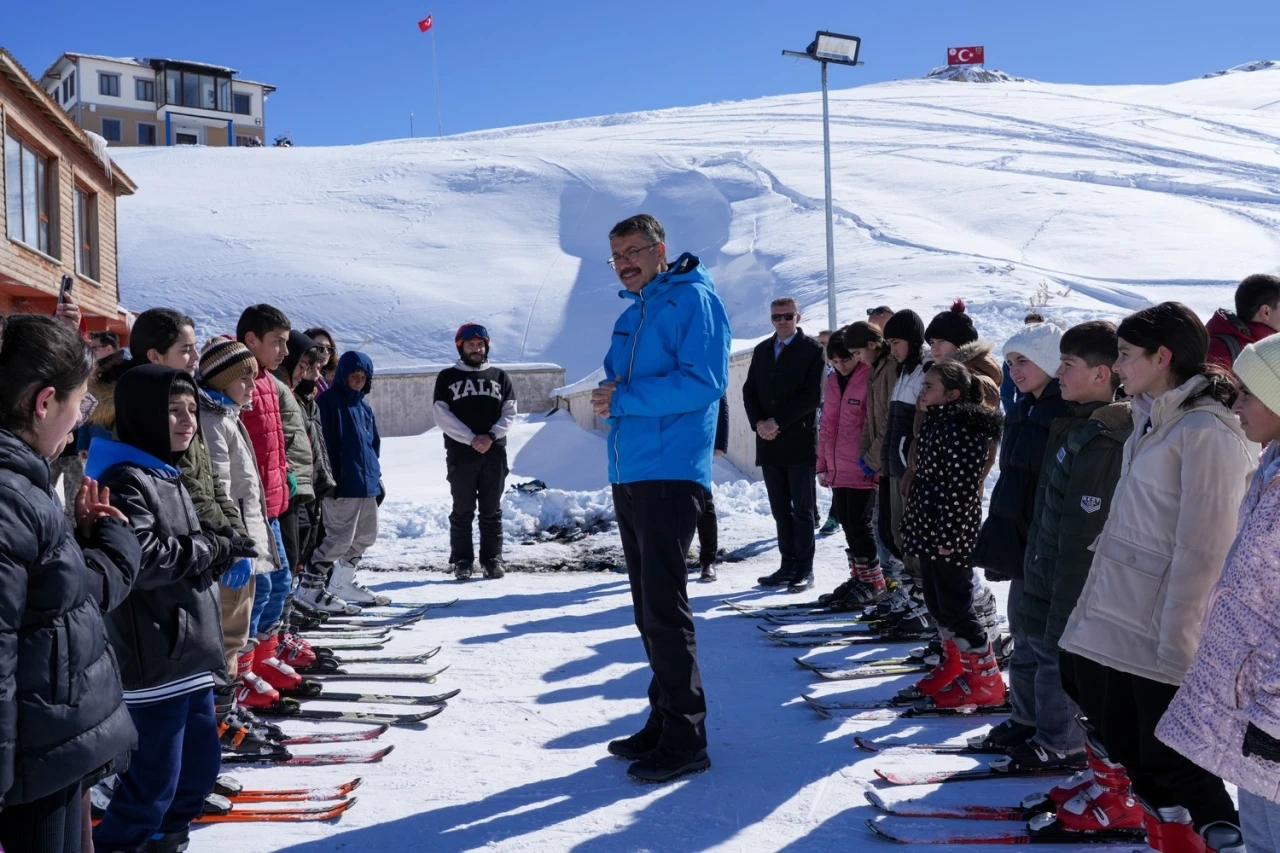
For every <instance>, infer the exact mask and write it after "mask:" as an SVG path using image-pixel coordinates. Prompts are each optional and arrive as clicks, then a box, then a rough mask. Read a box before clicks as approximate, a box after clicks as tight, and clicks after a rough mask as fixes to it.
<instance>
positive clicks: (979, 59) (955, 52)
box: [428, 19, 984, 65]
mask: <svg viewBox="0 0 1280 853" xmlns="http://www.w3.org/2000/svg"><path fill="white" fill-rule="evenodd" d="M428 20H429V19H428ZM982 54H983V50H982V45H977V46H975V47H949V48H947V64H948V65H981V64H982V63H983V61H984V60H983V55H982Z"/></svg>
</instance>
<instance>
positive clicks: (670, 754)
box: [627, 746, 711, 782]
mask: <svg viewBox="0 0 1280 853" xmlns="http://www.w3.org/2000/svg"><path fill="white" fill-rule="evenodd" d="M710 766H711V759H710V758H708V757H707V751H706V750H705V749H700V750H698V751H697V752H690V751H689V750H687V749H672V748H671V747H662V746H660V747H658V748H657V749H655V750H654V751H653V753H652V754H651V755H650V756H649V757H648V758H642V759H640V760H639V761H637V762H636V763H635V764H632V765H631V766H630V767H628V768H627V775H628V776H630V777H631V778H632V779H635V780H636V781H638V782H672V781H674V780H676V779H679V778H680V777H681V776H687V775H688V774H690V773H701V772H702V771H703V770H706V769H707V768H709V767H710Z"/></svg>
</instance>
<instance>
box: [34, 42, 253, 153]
mask: <svg viewBox="0 0 1280 853" xmlns="http://www.w3.org/2000/svg"><path fill="white" fill-rule="evenodd" d="M238 74H239V72H238V71H236V70H235V69H234V68H227V67H225V66H221V65H210V64H208V63H204V62H188V61H185V60H178V59H131V58H121V57H110V56H95V55H92V54H87V53H64V54H62V56H60V57H58V60H57V61H56V62H54V63H53V65H51V66H49V69H48V70H47V71H45V72H44V74H42V75H41V77H40V86H41V88H43V89H44V90H45V91H46V92H48V93H49V95H50V96H51V97H53V99H54V100H55V101H57V102H58V103H59V104H61V105H62V108H63V109H64V110H66V111H67V113H68V114H69V115H70V116H71V117H72V119H73V120H74V121H75V122H76V124H78V125H80V127H82V128H84V129H85V130H92V131H93V132H94V133H97V134H100V135H101V136H102V137H103V138H104V139H106V140H107V142H108V144H110V145H214V146H223V145H263V144H265V143H266V141H267V136H266V124H267V121H266V105H267V96H268V95H270V94H271V93H272V92H274V91H275V90H276V89H275V87H274V86H271V85H269V84H267V83H258V82H255V81H253V80H244V79H242V78H240V77H238V76H237V75H238Z"/></svg>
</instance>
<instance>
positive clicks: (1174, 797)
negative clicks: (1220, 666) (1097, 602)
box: [1094, 666, 1240, 829]
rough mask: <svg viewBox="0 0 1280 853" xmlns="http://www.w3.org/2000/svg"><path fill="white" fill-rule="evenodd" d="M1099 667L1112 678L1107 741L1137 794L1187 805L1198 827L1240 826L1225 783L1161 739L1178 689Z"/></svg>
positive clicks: (1105, 718) (1163, 803)
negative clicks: (1219, 822)
mask: <svg viewBox="0 0 1280 853" xmlns="http://www.w3.org/2000/svg"><path fill="white" fill-rule="evenodd" d="M1098 669H1099V670H1101V671H1102V673H1103V675H1104V677H1105V679H1106V686H1105V697H1104V699H1103V709H1102V714H1101V720H1100V723H1101V729H1102V742H1103V743H1104V744H1105V745H1106V747H1107V754H1108V755H1110V756H1111V760H1112V761H1116V762H1119V763H1120V764H1123V765H1124V768H1125V770H1127V771H1129V781H1130V782H1132V783H1133V791H1134V793H1136V794H1137V795H1138V796H1140V797H1141V798H1142V799H1143V800H1145V801H1146V802H1147V804H1148V805H1150V806H1151V807H1152V808H1157V809H1161V808H1165V807H1167V806H1182V807H1183V808H1185V809H1186V810H1187V811H1189V812H1191V821H1192V823H1193V824H1194V825H1195V828H1196V829H1200V827H1202V826H1204V825H1205V824H1209V823H1213V822H1214V821H1216V820H1225V821H1228V822H1230V823H1233V824H1237V825H1239V821H1240V817H1239V814H1238V813H1237V812H1236V807H1235V806H1234V805H1233V804H1232V802H1231V797H1230V796H1228V795H1227V789H1226V787H1225V786H1224V785H1223V782H1222V780H1221V779H1219V778H1218V777H1217V776H1214V775H1213V774H1212V773H1210V772H1209V771H1208V770H1205V769H1204V768H1202V767H1200V766H1199V765H1197V764H1194V763H1192V762H1191V761H1189V760H1188V759H1186V758H1184V757H1183V756H1182V755H1181V754H1180V753H1178V752H1176V751H1174V750H1173V749H1170V748H1169V747H1168V746H1165V744H1164V743H1163V742H1162V741H1160V740H1159V739H1157V738H1156V724H1157V723H1159V722H1160V718H1161V717H1163V716H1164V712H1165V711H1167V710H1168V709H1169V703H1170V702H1172V701H1173V695H1174V694H1175V693H1177V692H1178V687H1177V685H1174V684H1164V683H1162V682H1159V681H1152V680H1150V679H1148V678H1142V677H1140V676H1137V675H1130V674H1129V673H1127V672H1120V671H1119V670H1116V669H1112V668H1111V667H1107V666H1099V667H1098ZM1098 724H1099V721H1094V725H1098Z"/></svg>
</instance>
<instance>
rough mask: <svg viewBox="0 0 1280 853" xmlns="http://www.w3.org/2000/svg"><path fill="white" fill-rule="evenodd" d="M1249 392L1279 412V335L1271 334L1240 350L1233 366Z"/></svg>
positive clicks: (1272, 409)
mask: <svg viewBox="0 0 1280 853" xmlns="http://www.w3.org/2000/svg"><path fill="white" fill-rule="evenodd" d="M1233 369H1234V370H1235V372H1236V376H1239V377H1240V381H1241V382H1243V383H1244V384H1245V387H1246V388H1248V389H1249V393H1250V394H1252V395H1253V396H1255V397H1257V398H1258V399H1259V400H1261V401H1262V403H1263V405H1265V406H1266V407H1267V408H1268V409H1270V410H1271V411H1273V412H1275V413H1276V414H1280V335H1271V336H1270V337H1266V338H1263V339H1262V340H1260V341H1255V342H1254V343H1251V344H1249V345H1248V346H1247V347H1245V348H1244V349H1243V350H1241V351H1240V357H1239V358H1237V359H1236V363H1235V366H1234V368H1233Z"/></svg>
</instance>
